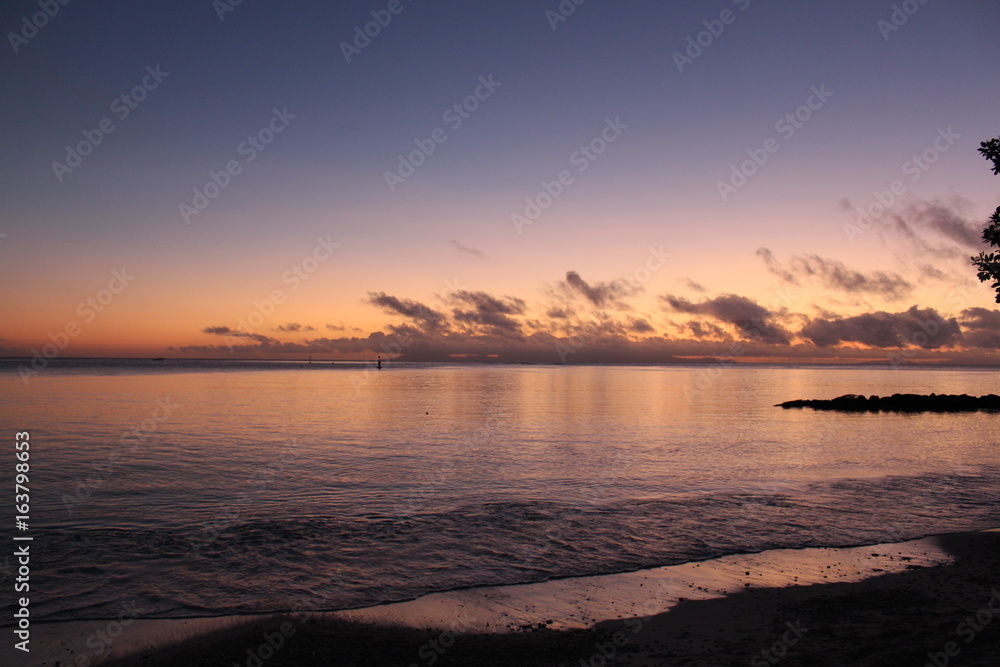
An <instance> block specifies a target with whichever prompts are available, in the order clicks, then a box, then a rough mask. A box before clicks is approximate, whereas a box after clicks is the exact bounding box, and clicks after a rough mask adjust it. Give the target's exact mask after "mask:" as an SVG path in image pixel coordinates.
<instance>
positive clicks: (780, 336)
mask: <svg viewBox="0 0 1000 667" xmlns="http://www.w3.org/2000/svg"><path fill="white" fill-rule="evenodd" d="M660 298H661V299H663V301H664V302H665V303H666V304H667V305H668V306H669V307H670V308H672V309H673V310H675V311H677V312H679V313H686V314H688V315H707V316H709V317H712V318H715V319H717V320H719V321H722V322H726V323H727V324H731V325H733V326H735V327H736V328H737V329H739V330H740V332H741V334H742V336H743V337H744V338H746V339H753V340H760V341H762V342H765V343H771V344H785V345H787V344H788V343H790V342H791V335H790V334H789V332H788V331H786V330H785V329H784V328H783V327H782V326H780V325H779V324H777V323H776V322H775V321H774V317H775V314H774V313H772V312H771V311H769V310H768V309H767V308H765V307H764V306H761V305H760V304H758V303H757V302H755V301H752V300H750V299H748V298H746V297H743V296H738V295H736V294H726V295H723V296H719V297H715V298H714V299H706V300H705V301H702V302H701V303H693V302H691V301H689V300H688V299H683V298H680V297H674V296H670V295H667V296H662V297H660Z"/></svg>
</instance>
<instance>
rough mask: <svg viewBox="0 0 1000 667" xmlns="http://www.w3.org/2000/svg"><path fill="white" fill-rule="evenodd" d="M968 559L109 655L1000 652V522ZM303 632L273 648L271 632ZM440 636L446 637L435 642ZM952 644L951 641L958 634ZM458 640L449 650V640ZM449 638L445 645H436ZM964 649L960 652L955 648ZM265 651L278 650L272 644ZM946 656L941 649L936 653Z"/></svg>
mask: <svg viewBox="0 0 1000 667" xmlns="http://www.w3.org/2000/svg"><path fill="white" fill-rule="evenodd" d="M936 539H938V540H940V541H941V543H942V546H943V547H944V548H945V549H946V550H947V551H948V552H949V553H951V554H952V555H953V556H954V557H955V558H956V560H955V562H954V563H953V564H950V565H943V566H937V567H926V568H921V567H916V566H914V568H913V569H910V570H908V571H905V572H900V573H894V574H886V575H883V576H878V577H873V578H870V579H867V580H865V581H862V582H858V583H832V584H823V585H813V586H796V587H790V588H762V589H747V590H746V591H744V592H741V593H736V594H732V595H728V596H726V597H725V598H717V599H709V600H696V601H690V600H689V601H682V602H680V603H679V604H677V605H676V606H675V607H673V608H672V609H671V610H670V611H667V612H664V613H662V614H659V615H657V616H653V617H649V618H645V619H629V620H614V621H604V622H601V623H599V624H597V626H596V627H595V628H593V629H591V630H585V631H584V630H581V631H554V630H546V629H538V628H535V629H533V630H527V629H522V630H521V631H518V632H515V633H513V634H503V635H499V634H457V635H454V636H453V637H454V642H453V643H452V642H451V639H452V637H442V635H441V633H440V632H429V631H420V630H413V629H408V628H397V627H386V626H374V625H365V624H360V623H351V622H344V621H336V620H327V619H322V618H314V619H313V620H310V621H305V622H304V623H301V622H299V620H300V619H294V620H293V617H291V616H289V617H287V618H281V617H279V618H269V619H268V622H267V623H266V624H262V623H261V621H259V620H257V621H254V620H248V622H247V623H246V624H245V625H242V626H237V627H234V628H231V629H229V630H227V631H225V632H220V633H216V634H208V635H204V636H201V637H198V638H196V639H191V640H188V641H185V642H182V643H180V644H177V645H175V646H171V647H169V648H167V649H164V650H161V651H159V652H158V654H157V655H147V656H136V657H133V658H131V659H127V660H119V661H116V662H109V663H105V664H106V665H108V666H109V667H124V666H125V665H130V666H131V665H142V666H144V667H159V666H161V665H162V666H164V667H166V666H167V665H171V666H173V665H190V666H195V667H196V666H205V665H213V666H216V665H218V666H223V665H224V666H225V667H232V666H233V665H240V666H244V667H263V666H264V665H266V666H267V667H279V666H281V667H284V666H292V665H295V666H297V667H310V666H313V665H316V666H319V665H324V666H326V665H338V666H348V665H359V666H360V665H365V666H378V667H382V666H385V667H390V666H395V665H402V666H404V667H410V666H413V665H417V666H421V667H422V666H424V665H427V666H430V665H434V666H438V667H439V666H450V665H463V666H464V665H477V666H478V665H483V666H500V665H511V666H516V667H532V666H535V665H566V666H570V665H571V666H573V667H579V666H580V665H592V666H593V667H599V666H600V665H608V666H610V665H752V666H754V667H756V666H758V665H761V666H762V665H773V664H780V665H783V666H784V665H788V666H792V665H830V666H833V665H836V666H838V667H842V666H844V665H879V666H886V665H890V666H891V665H907V666H912V667H920V666H921V665H925V664H930V665H935V667H944V666H945V665H984V666H986V665H990V666H991V667H992V666H994V665H997V664H1000V592H998V591H1000V532H985V533H962V534H956V535H947V536H942V537H939V538H936ZM282 622H285V623H288V624H289V625H286V629H287V628H288V627H290V625H291V624H294V627H295V632H294V634H292V635H291V636H288V637H287V638H286V640H285V641H284V642H283V643H282V644H281V646H280V648H278V649H276V650H275V651H273V655H270V656H269V657H268V659H266V660H255V659H253V658H252V657H251V655H250V654H249V653H248V650H250V649H251V648H257V647H259V646H260V645H261V644H262V643H264V637H265V633H271V636H272V638H273V637H274V634H273V633H275V632H280V627H281V624H282ZM431 642H435V644H431ZM949 642H951V643H949ZM443 643H447V644H450V645H449V646H448V647H447V648H445V647H443V646H442V644H443ZM433 646H436V647H438V648H437V650H435V649H434V648H432V647H433ZM949 651H950V652H951V655H949V654H948V652H949ZM265 653H267V652H266V651H265ZM935 660H936V661H937V662H936V664H935Z"/></svg>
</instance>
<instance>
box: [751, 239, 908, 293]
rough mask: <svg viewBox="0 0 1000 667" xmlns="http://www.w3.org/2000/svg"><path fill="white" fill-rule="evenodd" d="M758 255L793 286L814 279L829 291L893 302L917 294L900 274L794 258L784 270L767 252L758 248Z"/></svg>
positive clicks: (817, 258)
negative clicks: (871, 296)
mask: <svg viewBox="0 0 1000 667" xmlns="http://www.w3.org/2000/svg"><path fill="white" fill-rule="evenodd" d="M756 254H757V256H758V257H760V258H762V259H763V260H764V263H765V264H766V265H767V269H768V271H770V272H771V273H773V274H774V275H776V276H778V277H779V278H781V279H782V280H784V281H785V282H787V283H791V284H793V285H798V284H800V283H799V279H800V278H804V279H811V280H815V281H818V282H819V283H820V284H822V285H823V286H824V287H826V288H828V289H833V290H838V291H841V292H847V293H849V294H875V295H878V296H881V297H883V298H885V299H888V300H889V301H897V300H899V299H902V298H905V297H906V296H908V295H909V294H910V292H912V291H913V285H912V284H911V283H910V282H909V281H907V280H906V279H905V278H903V277H902V276H900V275H899V274H896V273H886V272H885V271H872V272H871V273H862V272H860V271H855V270H853V269H849V268H848V267H847V266H846V265H845V264H844V263H843V262H838V261H835V260H831V259H825V258H823V257H820V256H819V255H793V256H792V257H791V258H790V259H789V262H788V264H787V265H785V266H783V265H782V264H781V263H780V262H779V261H778V260H777V258H775V256H774V253H772V252H771V251H770V250H769V249H767V248H758V249H757V253H756Z"/></svg>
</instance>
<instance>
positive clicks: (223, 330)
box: [201, 326, 277, 343]
mask: <svg viewBox="0 0 1000 667" xmlns="http://www.w3.org/2000/svg"><path fill="white" fill-rule="evenodd" d="M201 332H202V333H207V334H212V335H213V336H225V337H227V338H247V339H249V340H252V341H255V342H257V343H269V342H277V341H276V339H274V338H271V337H269V336H265V335H263V334H255V333H251V332H248V331H240V330H239V329H233V328H231V327H226V326H221V327H205V328H204V329H202V330H201Z"/></svg>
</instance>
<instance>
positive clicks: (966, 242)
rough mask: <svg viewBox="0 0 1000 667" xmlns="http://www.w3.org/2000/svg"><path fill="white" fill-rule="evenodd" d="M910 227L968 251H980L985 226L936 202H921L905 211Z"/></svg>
mask: <svg viewBox="0 0 1000 667" xmlns="http://www.w3.org/2000/svg"><path fill="white" fill-rule="evenodd" d="M907 217H908V218H909V221H910V225H911V227H913V228H916V229H923V230H927V231H930V232H934V233H936V234H938V235H940V236H943V237H944V238H946V239H948V240H949V241H953V242H955V243H957V244H958V245H959V246H964V247H965V248H969V249H970V250H981V249H982V246H983V227H985V224H981V223H976V222H972V221H970V220H966V219H964V218H963V217H962V216H961V215H959V213H958V212H957V211H956V210H955V209H954V208H950V207H948V206H945V205H944V204H942V203H941V202H938V201H930V202H923V203H921V204H916V205H914V206H912V207H911V208H910V209H909V210H908V211H907Z"/></svg>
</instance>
